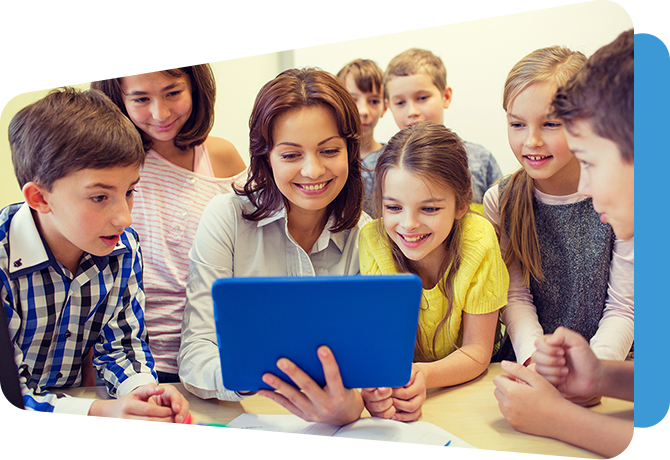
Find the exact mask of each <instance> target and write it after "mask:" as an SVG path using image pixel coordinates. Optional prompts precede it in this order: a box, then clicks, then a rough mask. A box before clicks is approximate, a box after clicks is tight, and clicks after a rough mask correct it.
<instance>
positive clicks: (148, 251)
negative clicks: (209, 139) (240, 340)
mask: <svg viewBox="0 0 670 460" xmlns="http://www.w3.org/2000/svg"><path fill="white" fill-rule="evenodd" d="M194 156H195V158H194V169H195V171H196V172H191V171H189V170H187V169H184V168H182V167H180V166H177V165H175V164H173V163H171V162H169V161H168V160H166V159H165V158H163V157H162V156H160V155H159V154H158V153H157V152H156V151H154V150H151V149H150V150H149V151H147V153H146V160H145V163H144V167H143V168H142V171H141V173H140V176H141V180H140V183H139V184H138V187H137V193H136V195H135V205H134V207H133V211H132V217H133V224H132V227H133V228H134V229H135V230H136V231H137V233H138V234H139V236H140V247H141V249H142V255H143V258H144V292H145V294H146V307H145V320H146V325H147V329H148V331H149V347H150V349H151V353H152V354H153V356H154V359H155V360H156V370H158V371H161V372H168V373H172V374H176V373H177V372H178V369H177V353H178V352H179V344H180V342H181V320H182V316H183V312H184V304H185V302H186V281H187V279H188V264H189V258H188V251H189V250H190V249H191V246H192V245H193V238H194V237H195V232H196V230H197V228H198V223H199V221H200V215H201V214H202V211H203V209H205V206H206V205H207V203H209V201H210V200H211V199H212V198H213V197H214V196H216V195H218V194H221V193H230V192H232V184H233V183H234V182H235V183H237V184H238V185H243V184H244V183H245V182H246V176H247V172H246V171H242V172H241V173H239V174H238V175H236V176H234V177H229V178H224V179H219V178H216V177H214V173H213V170H212V166H211V162H210V160H209V154H208V153H207V149H206V148H205V145H204V144H202V145H200V146H198V147H196V148H195V155H194Z"/></svg>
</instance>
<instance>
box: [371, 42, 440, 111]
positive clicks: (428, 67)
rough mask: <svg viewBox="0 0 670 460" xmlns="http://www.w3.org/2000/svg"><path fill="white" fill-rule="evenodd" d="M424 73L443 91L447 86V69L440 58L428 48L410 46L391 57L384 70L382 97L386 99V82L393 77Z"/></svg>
mask: <svg viewBox="0 0 670 460" xmlns="http://www.w3.org/2000/svg"><path fill="white" fill-rule="evenodd" d="M421 72H423V73H425V74H426V75H428V76H429V77H430V79H431V80H432V82H433V84H434V85H435V86H436V87H437V89H439V90H440V92H441V93H444V90H445V89H446V88H447V69H446V67H444V62H442V59H440V58H439V57H437V56H435V55H434V54H433V53H431V52H430V51H428V50H424V49H421V48H411V49H408V50H407V51H404V52H402V53H400V54H399V55H397V56H396V57H394V58H393V59H391V62H389V65H388V66H387V67H386V72H384V82H383V83H384V99H388V98H389V95H388V90H387V88H388V82H389V81H391V79H392V78H393V77H406V76H408V75H414V74H417V73H421Z"/></svg>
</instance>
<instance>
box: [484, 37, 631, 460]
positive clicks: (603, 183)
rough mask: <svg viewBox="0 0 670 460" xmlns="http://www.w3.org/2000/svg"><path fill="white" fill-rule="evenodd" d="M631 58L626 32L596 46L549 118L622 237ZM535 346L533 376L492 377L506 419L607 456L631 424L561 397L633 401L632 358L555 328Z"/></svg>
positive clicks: (510, 367) (623, 442)
mask: <svg viewBox="0 0 670 460" xmlns="http://www.w3.org/2000/svg"><path fill="white" fill-rule="evenodd" d="M633 56H634V34H633V30H632V29H631V30H628V31H626V32H623V33H622V34H621V35H619V37H617V38H616V40H614V41H613V42H612V43H610V44H608V45H606V46H604V47H602V48H600V49H599V50H598V51H596V52H595V53H594V54H593V56H591V57H590V58H589V60H588V62H587V63H586V65H585V66H584V67H583V68H582V69H581V70H580V71H579V72H578V73H577V74H576V75H575V76H574V77H572V78H571V79H570V80H569V81H568V83H567V84H566V85H564V86H563V87H561V88H559V89H558V91H557V93H556V96H555V97H554V101H553V107H554V113H552V114H551V115H550V117H558V118H560V119H562V120H563V122H564V126H565V135H566V138H567V142H568V146H569V147H570V150H572V152H573V153H574V155H575V156H576V157H577V159H578V160H579V162H580V164H581V175H580V182H579V192H580V193H581V194H583V195H586V196H590V197H592V199H593V207H594V209H595V210H596V211H597V212H599V213H600V219H601V220H602V221H603V222H608V223H609V224H610V225H611V226H612V228H613V229H614V233H615V234H616V236H617V237H618V238H621V239H631V238H633V236H634V235H633V234H634V174H633V172H634V166H633V161H634V158H633V157H634V136H633V130H634V110H633V100H634V99H633V98H634V89H633V80H634V60H633ZM630 257H631V258H632V257H633V254H630ZM631 281H632V280H631ZM535 345H536V346H537V350H536V351H535V353H534V354H533V361H535V362H536V368H535V371H536V372H537V373H535V372H533V371H532V370H530V369H528V368H525V367H523V366H522V365H520V364H517V363H511V362H507V361H504V362H503V363H501V364H502V367H503V369H504V370H505V372H507V374H508V375H499V376H496V377H495V378H494V380H493V382H494V384H495V386H496V390H495V393H494V394H495V397H496V399H497V400H498V405H499V407H500V411H501V412H502V414H503V415H504V416H505V418H506V419H507V421H509V422H510V424H511V425H512V426H513V427H514V428H515V429H517V430H519V431H522V432H524V433H529V434H534V435H539V436H547V437H550V438H555V439H558V440H561V441H564V442H568V443H570V444H574V445H576V446H579V447H582V448H585V449H588V450H591V451H593V452H596V453H598V454H600V455H603V456H606V457H613V456H616V455H619V454H620V453H621V452H623V450H624V449H625V448H626V447H627V446H628V444H629V443H630V441H631V439H632V437H633V423H632V422H630V421H627V420H623V419H619V418H617V417H611V416H607V415H604V414H599V413H596V412H594V411H591V410H589V409H586V408H584V407H581V406H578V405H576V404H573V403H572V402H570V401H569V400H567V399H565V398H564V397H563V396H562V394H570V395H577V396H583V397H592V396H609V397H613V398H619V399H625V400H628V401H632V400H633V380H634V379H633V368H634V365H633V361H606V360H599V359H597V358H596V357H595V355H594V354H593V352H592V351H591V350H590V348H589V344H588V342H587V341H586V340H585V339H584V338H583V337H581V336H580V335H579V334H576V333H574V332H573V331H571V330H569V329H565V328H562V327H560V328H558V329H557V330H556V331H555V332H554V333H553V334H551V335H545V336H544V337H542V338H540V339H538V340H537V341H536V343H535ZM538 374H539V375H538Z"/></svg>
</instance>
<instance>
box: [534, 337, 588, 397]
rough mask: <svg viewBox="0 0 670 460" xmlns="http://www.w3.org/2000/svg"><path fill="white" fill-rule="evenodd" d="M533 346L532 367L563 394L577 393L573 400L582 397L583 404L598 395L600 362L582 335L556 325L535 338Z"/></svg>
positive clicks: (574, 394)
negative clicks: (548, 332)
mask: <svg viewBox="0 0 670 460" xmlns="http://www.w3.org/2000/svg"><path fill="white" fill-rule="evenodd" d="M535 346H536V351H535V353H533V361H534V362H535V363H536V366H535V370H536V371H537V373H538V374H540V375H542V376H543V377H544V378H546V379H547V380H549V381H550V382H551V383H553V384H554V386H556V388H557V389H558V391H560V392H561V393H562V394H563V395H565V396H569V397H573V398H574V397H578V399H575V402H577V401H582V403H581V404H582V405H584V403H586V402H588V401H592V400H593V397H594V396H600V395H599V394H598V393H599V390H598V382H599V381H600V379H601V363H600V360H598V358H596V356H595V354H593V351H592V350H591V348H590V346H589V343H588V342H587V341H586V339H584V337H582V336H581V335H580V334H578V333H576V332H574V331H571V330H569V329H566V328H564V327H559V328H557V329H556V331H554V333H553V334H551V335H545V336H544V337H541V338H539V339H537V340H536V341H535Z"/></svg>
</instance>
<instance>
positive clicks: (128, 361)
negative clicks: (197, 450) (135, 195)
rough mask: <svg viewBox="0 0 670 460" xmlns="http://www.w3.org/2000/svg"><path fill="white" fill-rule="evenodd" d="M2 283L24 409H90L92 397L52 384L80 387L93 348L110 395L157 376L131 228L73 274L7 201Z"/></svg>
mask: <svg viewBox="0 0 670 460" xmlns="http://www.w3.org/2000/svg"><path fill="white" fill-rule="evenodd" d="M0 281H1V283H2V284H1V285H0V298H2V302H3V306H4V308H5V309H6V312H7V321H8V323H9V336H10V338H11V340H12V343H13V345H14V358H15V361H16V364H17V367H18V368H19V376H20V380H21V385H22V392H23V400H24V405H25V407H26V409H35V410H42V411H54V410H55V411H57V412H69V413H83V414H85V413H87V412H88V408H89V407H90V404H91V403H92V401H93V400H85V401H82V400H78V398H70V397H63V395H58V394H56V393H51V392H50V391H49V390H50V389H53V388H62V387H73V386H75V387H76V386H79V385H80V384H81V362H82V360H83V359H84V357H85V356H86V355H87V354H88V351H89V350H90V348H91V347H93V346H94V347H95V355H94V360H93V364H94V366H95V367H96V368H97V369H98V371H101V372H102V377H103V378H104V380H105V382H106V384H107V389H108V391H109V393H110V394H111V395H112V396H123V395H125V394H127V393H129V392H130V391H132V390H133V389H134V388H137V387H138V386H140V385H144V384H146V383H152V382H155V381H156V376H155V373H154V370H153V368H154V361H153V357H152V356H151V352H150V351H149V347H148V345H147V341H146V339H147V332H146V328H145V324H144V292H143V291H142V257H141V253H140V250H139V244H138V241H137V235H136V234H135V232H134V231H133V230H128V229H127V230H126V231H125V232H124V234H122V235H121V240H120V241H119V244H117V246H116V248H115V249H114V251H113V252H112V253H111V254H110V255H108V256H106V257H96V256H91V255H90V254H87V253H85V254H84V256H83V257H82V259H81V262H80V265H79V269H78V271H77V273H76V276H75V277H74V279H73V276H72V274H71V273H70V271H69V270H67V269H66V268H65V267H64V266H63V265H61V264H60V263H58V262H57V261H56V260H55V259H54V256H53V254H52V253H51V251H50V250H49V248H48V246H47V245H46V243H45V242H44V240H43V239H42V238H41V236H40V234H39V232H38V230H37V227H36V226H35V221H34V220H33V216H32V213H31V210H30V208H29V207H28V206H27V205H26V204H23V205H11V206H8V207H6V208H5V209H3V210H2V211H1V212H0Z"/></svg>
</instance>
